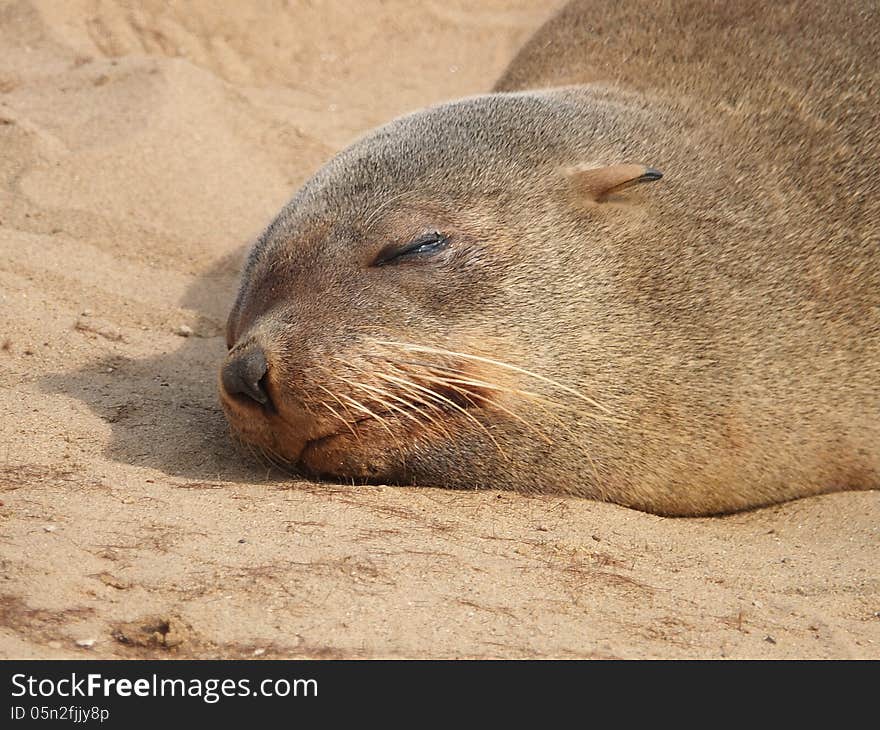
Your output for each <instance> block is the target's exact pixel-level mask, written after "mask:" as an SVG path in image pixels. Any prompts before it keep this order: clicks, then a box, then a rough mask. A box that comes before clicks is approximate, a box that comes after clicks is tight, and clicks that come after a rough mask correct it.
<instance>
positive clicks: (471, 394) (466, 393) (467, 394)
mask: <svg viewBox="0 0 880 730" xmlns="http://www.w3.org/2000/svg"><path fill="white" fill-rule="evenodd" d="M420 377H424V378H425V379H426V380H430V381H431V382H434V383H438V384H440V385H447V386H449V387H450V388H452V389H453V390H455V391H456V392H458V393H461V394H462V395H464V396H465V397H468V398H479V399H480V400H481V401H484V402H486V403H490V404H491V405H492V406H493V407H495V408H497V409H498V410H500V411H503V412H504V413H506V414H507V415H509V416H510V417H511V418H514V419H516V420H517V421H519V422H520V423H522V424H523V425H524V426H525V427H526V428H527V429H529V430H530V431H532V432H533V433H535V434H536V435H537V436H538V437H539V438H540V439H541V440H542V441H544V442H545V443H547V444H552V443H553V439H551V438H550V437H548V436H547V434H546V433H544V432H543V431H541V430H539V429H537V428H535V426H533V425H532V424H531V423H529V422H528V421H527V420H526V419H524V418H523V417H522V416H519V415H517V414H516V413H514V412H513V411H511V410H510V409H509V408H506V407H505V406H502V405H501V404H500V403H498V401H495V400H492V399H491V398H489V397H488V396H485V395H482V394H481V393H476V392H474V391H471V390H466V389H465V388H460V387H458V386H456V385H453V384H452V383H451V382H450V381H448V380H445V379H443V378H436V377H431V376H430V375H424V376H420Z"/></svg>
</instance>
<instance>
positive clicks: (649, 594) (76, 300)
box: [0, 0, 880, 658]
mask: <svg viewBox="0 0 880 730" xmlns="http://www.w3.org/2000/svg"><path fill="white" fill-rule="evenodd" d="M169 5H172V4H169ZM179 5H182V4H179ZM174 7H178V5H172V7H171V8H169V7H166V4H165V3H162V2H154V1H148V2H141V3H137V4H131V5H129V4H127V3H122V2H114V1H113V0H76V1H75V0H71V1H69V2H61V1H60V0H58V1H57V2H49V1H48V0H47V1H38V0H18V1H14V2H9V1H3V2H0V254H2V255H0V326H2V331H0V656H5V657H88V656H93V657H144V656H151V657H250V656H259V657H265V658H269V657H389V656H390V657H400V656H405V657H429V656H430V657H597V658H604V657H870V658H880V572H878V565H880V492H863V493H842V494H835V495H831V496H827V497H821V498H815V499H807V500H801V501H799V502H794V503H791V504H786V505H782V506H779V507H775V508H772V509H765V510H760V511H757V512H752V513H747V514H741V515H734V516H730V517H726V518H716V519H698V520H682V519H664V518H660V517H655V516H651V515H646V514H642V513H639V512H635V511H632V510H627V509H623V508H620V507H616V506H613V505H604V504H597V503H593V502H588V501H584V500H578V499H560V498H556V497H545V498H535V497H523V496H519V495H516V494H509V493H501V492H481V493H477V492H474V493H470V492H455V493H453V492H445V491H440V490H432V489H400V488H391V487H367V488H363V487H358V488H355V487H346V486H338V485H329V484H313V483H305V482H293V481H291V480H290V479H289V478H286V477H284V475H282V474H280V473H278V472H275V471H271V470H270V471H267V470H266V467H265V466H262V465H260V464H257V463H255V462H254V461H252V460H250V459H249V458H247V457H245V456H242V455H240V454H238V453H237V452H236V450H235V449H234V447H233V445H232V443H231V441H230V439H229V438H228V436H227V433H226V428H225V424H224V421H223V417H222V414H221V412H220V409H219V407H218V403H217V399H216V396H215V389H214V379H215V371H216V366H217V364H218V362H219V360H220V358H221V357H222V354H223V352H224V344H223V339H222V337H221V332H222V327H223V322H224V319H225V315H226V312H227V308H228V307H229V306H230V304H231V299H232V295H233V291H234V288H235V284H236V279H237V269H238V266H239V263H240V261H241V257H242V253H243V250H244V246H245V245H246V243H247V241H248V240H249V239H251V238H252V237H253V236H254V235H255V234H256V233H257V232H258V231H259V230H260V229H261V228H262V226H263V225H265V224H266V223H267V222H268V220H269V219H270V218H271V216H272V215H273V214H274V213H275V212H276V211H277V210H278V209H279V208H280V206H281V205H282V203H283V202H284V201H285V199H286V198H288V197H289V196H290V195H291V194H292V192H293V190H294V189H295V187H296V186H297V185H298V184H299V183H301V182H302V181H303V180H304V179H305V177H306V176H307V175H308V174H310V173H311V172H312V171H313V170H314V169H316V167H317V166H319V165H320V164H321V162H322V161H323V160H325V159H326V158H327V157H328V156H330V155H331V154H332V153H333V152H334V151H336V150H338V149H339V148H340V147H341V146H343V145H345V144H346V143H347V142H348V141H350V140H352V139H353V138H355V137H356V136H357V135H358V134H360V133H362V132H363V131H364V130H366V129H368V128H370V127H372V126H375V125H376V124H378V123H381V122H383V121H385V120H387V119H390V118H391V117H393V116H395V115H397V114H400V113H403V112H406V111H409V110H411V109H414V108H417V107H419V106H423V105H425V104H428V103H431V102H434V101H440V100H443V99H446V98H451V97H455V96H461V95H464V94H468V93H473V92H478V91H481V90H485V89H487V88H488V87H489V86H490V84H491V82H492V80H493V79H494V78H495V76H496V75H497V74H498V73H499V72H500V71H501V69H502V68H503V67H504V65H505V63H506V62H507V61H508V60H509V59H510V58H511V57H512V55H513V53H514V51H515V49H516V48H517V46H518V44H520V43H521V42H522V41H523V40H524V39H525V38H526V37H527V35H528V34H529V33H530V32H531V31H532V30H533V29H534V28H536V27H537V26H538V25H539V24H540V22H541V21H542V20H543V19H544V18H545V17H546V15H547V14H548V13H549V12H550V9H551V8H550V6H548V5H547V4H545V3H537V2H527V1H526V0H507V1H502V0H490V1H489V2H481V3H479V4H473V3H468V2H465V1H464V0H442V1H441V0H437V1H436V2H425V3H423V4H421V5H417V4H416V3H410V2H403V1H397V2H383V3H362V2H357V3H355V2H353V1H352V2H350V3H345V2H336V3H329V2H313V3H311V2H310V3H306V2H290V3H287V4H285V3H282V2H273V3H269V2H263V3H254V4H253V6H252V7H251V6H250V5H248V6H246V4H244V3H222V4H221V3H213V4H210V3H206V2H198V3H190V4H188V5H187V6H186V9H185V10H175V9H174ZM184 325H185V326H187V327H189V328H191V329H192V331H193V334H192V335H191V336H189V337H183V336H180V335H179V334H176V332H179V328H180V327H181V326H184ZM77 642H80V644H90V646H84V645H78V643H77ZM92 642H93V643H92Z"/></svg>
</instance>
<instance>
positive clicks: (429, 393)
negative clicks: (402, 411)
mask: <svg viewBox="0 0 880 730" xmlns="http://www.w3.org/2000/svg"><path fill="white" fill-rule="evenodd" d="M377 376H378V377H380V378H383V379H387V380H390V381H391V382H394V383H398V384H403V383H406V384H407V385H409V386H411V387H413V388H415V389H417V390H420V391H423V392H424V393H425V395H427V396H428V397H429V398H433V399H435V400H437V401H438V402H440V403H445V404H446V405H448V406H451V407H452V408H454V409H455V410H457V411H459V412H460V413H462V414H464V416H465V417H466V418H469V419H470V420H471V421H473V422H474V423H475V424H477V426H479V427H480V428H481V429H482V430H483V431H484V432H485V433H486V435H487V436H488V437H489V438H490V439H491V440H492V443H493V444H495V448H497V449H498V452H499V453H500V454H501V455H502V456H503V457H504V458H505V459H507V460H508V461H509V460H510V457H509V456H508V455H507V452H506V451H505V450H504V449H502V448H501V444H499V443H498V441H497V440H496V438H495V437H494V436H493V435H492V433H491V432H490V431H489V429H488V428H486V426H485V424H483V423H482V422H480V421H479V420H478V419H476V418H474V416H473V415H472V414H470V413H468V412H467V409H465V408H462V407H461V406H460V405H458V403H456V402H455V401H452V400H450V399H449V398H446V397H445V396H442V395H440V394H439V393H437V392H435V391H433V390H431V389H430V388H425V387H424V386H421V385H419V384H418V383H413V382H412V381H409V382H407V381H405V380H403V379H401V378H396V377H394V376H393V375H387V374H385V373H377Z"/></svg>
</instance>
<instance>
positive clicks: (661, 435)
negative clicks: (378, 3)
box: [220, 0, 880, 515]
mask: <svg viewBox="0 0 880 730" xmlns="http://www.w3.org/2000/svg"><path fill="white" fill-rule="evenodd" d="M878 39H880V8H878V5H877V4H876V3H860V2H853V1H848V2H840V3H824V2H818V1H817V2H789V3H785V4H782V3H779V4H774V3H769V4H768V3H766V2H752V1H751V0H748V1H743V2H737V3H725V2H708V1H707V2H698V1H694V2H680V1H678V0H668V1H657V0H652V1H651V2H635V1H627V0H624V1H620V0H614V1H613V2H612V1H611V0H595V1H593V2H574V3H571V4H570V5H568V6H566V7H565V8H564V9H563V10H562V11H561V12H560V13H559V14H558V15H557V16H556V17H554V18H553V19H551V20H550V21H549V22H548V23H547V24H546V25H545V26H544V27H543V28H541V29H540V30H539V31H538V32H537V34H536V35H535V36H534V38H533V39H532V40H531V41H530V42H529V43H527V45H526V46H525V47H524V48H523V49H522V51H521V52H520V53H519V55H518V56H517V57H516V58H515V59H514V60H513V62H512V63H511V65H510V67H509V68H508V69H507V71H506V72H505V73H504V75H503V77H502V78H501V80H500V81H499V82H498V84H497V86H496V88H495V90H494V92H493V93H491V94H488V95H484V96H477V97H473V98H467V99H462V100H459V101H453V102H450V103H447V104H442V105H440V106H436V107H433V108H430V109H426V110H423V111H419V112H417V113H415V114H412V115H410V116H406V117H403V118H400V119H397V120H395V121H393V122H391V123H390V124H388V125H386V126H384V127H381V128H379V129H377V130H375V131H374V132H372V133H370V134H368V135H367V136H365V137H364V138H363V139H361V140H360V141H359V142H357V143H355V144H354V145H353V146H351V147H349V148H348V149H346V150H344V151H343V152H341V153H340V154H339V155H338V156H337V157H335V158H334V159H332V160H331V161H330V162H329V163H327V165H326V166H325V167H323V168H322V169H321V170H319V171H318V172H317V173H316V174H315V176H314V177H313V178H311V179H310V180H309V181H308V182H307V183H306V184H305V185H304V187H303V188H302V189H301V190H300V191H299V192H298V193H297V194H296V196H295V197H294V198H293V199H292V200H291V201H290V203H289V204H288V205H287V206H286V207H285V208H284V209H283V210H282V211H281V213H280V214H279V215H278V217H277V218H276V219H275V221H274V222H273V223H272V224H271V225H270V226H269V227H268V228H267V229H266V231H265V232H264V233H263V234H262V236H261V237H260V238H259V240H258V242H257V243H256V245H255V246H254V247H253V250H252V251H251V253H250V256H249V258H248V261H247V264H246V266H245V269H244V274H243V279H242V285H241V289H240V291H239V294H238V298H237V300H236V302H235V305H234V307H233V309H232V312H231V314H230V317H229V325H228V346H229V348H230V349H229V354H228V357H227V358H226V360H225V362H224V363H223V365H222V368H221V375H220V384H221V385H220V391H221V399H222V402H223V406H224V409H225V411H226V413H227V415H228V418H229V421H230V423H231V425H232V427H233V429H234V431H235V432H236V433H237V434H238V435H239V436H240V437H241V438H242V439H243V440H245V441H246V442H249V443H251V444H254V445H256V446H257V447H259V448H260V449H262V450H263V452H264V453H265V454H266V455H267V456H268V457H270V458H272V459H276V460H280V461H283V462H284V463H286V464H289V465H291V466H292V467H294V468H296V469H298V470H301V471H303V472H305V473H308V474H313V475H318V476H321V477H325V478H331V479H337V480H344V481H352V480H355V481H357V480H365V481H378V482H384V483H392V484H418V485H431V486H448V487H457V488H480V487H502V488H511V489H516V490H522V491H538V492H557V493H568V494H576V495H582V496H585V497H591V498H595V499H602V500H608V501H613V502H617V503H620V504H624V505H629V506H632V507H637V508H640V509H644V510H648V511H652V512H657V513H662V514H671V515H699V514H710V513H719V512H726V511H732V510H738V509H742V508H747V507H754V506H758V505H764V504H768V503H773V502H779V501H783V500H788V499H792V498H795V497H801V496H806V495H811V494H818V493H821V492H829V491H834V490H843V489H871V488H877V487H878V486H880V238H878V236H880V223H878V221H880V182H878V181H880V175H878V162H880V160H878V152H880V144H878V125H877V117H876V114H877V106H876V94H877V90H878V88H880V64H878V63H877V59H878V58H880V41H878ZM658 170H662V171H663V172H664V173H665V176H664V177H663V179H662V182H652V181H655V180H657V179H659V178H660V173H659V172H658ZM646 183H651V184H646Z"/></svg>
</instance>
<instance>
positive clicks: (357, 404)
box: [340, 393, 403, 451]
mask: <svg viewBox="0 0 880 730" xmlns="http://www.w3.org/2000/svg"><path fill="white" fill-rule="evenodd" d="M340 397H341V398H344V399H345V400H347V401H350V402H351V404H352V406H353V407H354V408H355V409H357V410H359V411H361V412H362V413H364V414H365V415H367V416H369V417H371V418H373V419H375V420H376V421H377V422H378V423H380V424H381V425H382V428H384V429H385V430H386V431H388V435H389V436H391V438H392V440H393V441H394V443H395V444H397V448H398V449H400V450H401V451H402V450H403V447H402V446H401V445H400V442H399V441H398V440H397V437H396V436H395V435H394V431H392V430H391V427H390V426H389V425H388V421H386V420H385V419H384V418H382V416H380V415H378V414H377V413H374V412H373V411H371V410H370V409H369V408H367V407H366V406H365V405H364V404H363V403H361V402H360V401H359V400H356V399H355V398H352V397H351V396H349V395H345V394H344V393H343V394H342V395H341V396H340Z"/></svg>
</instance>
